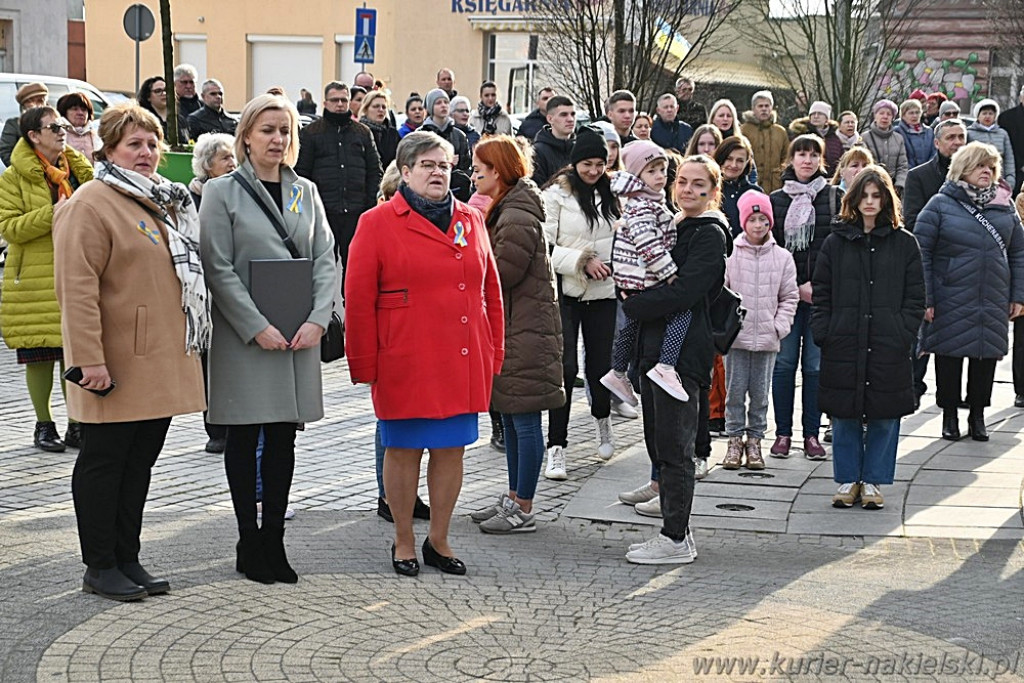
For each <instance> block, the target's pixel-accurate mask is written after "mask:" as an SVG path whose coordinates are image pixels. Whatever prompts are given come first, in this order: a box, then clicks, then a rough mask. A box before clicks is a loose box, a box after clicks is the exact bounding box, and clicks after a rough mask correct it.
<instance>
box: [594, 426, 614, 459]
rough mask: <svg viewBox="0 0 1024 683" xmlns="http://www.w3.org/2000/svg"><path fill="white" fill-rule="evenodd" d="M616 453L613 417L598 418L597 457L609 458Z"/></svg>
mask: <svg viewBox="0 0 1024 683" xmlns="http://www.w3.org/2000/svg"><path fill="white" fill-rule="evenodd" d="M614 454H615V436H614V435H613V434H612V419H611V418H610V417H599V418H597V457H599V458H601V459H602V460H609V459H610V458H611V457H612V456H613V455H614Z"/></svg>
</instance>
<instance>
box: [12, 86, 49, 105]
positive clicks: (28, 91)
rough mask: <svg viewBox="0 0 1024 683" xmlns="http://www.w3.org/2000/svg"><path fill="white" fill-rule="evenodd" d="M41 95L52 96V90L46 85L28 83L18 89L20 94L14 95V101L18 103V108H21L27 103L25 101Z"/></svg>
mask: <svg viewBox="0 0 1024 683" xmlns="http://www.w3.org/2000/svg"><path fill="white" fill-rule="evenodd" d="M39 95H46V96H49V95H50V90H49V89H48V88H47V87H46V84H44V83H26V84H25V85H23V86H21V87H20V88H18V92H16V93H15V94H14V99H15V100H17V101H18V106H19V107H20V106H21V105H23V104H24V103H25V100H27V99H31V98H33V97H38V96H39Z"/></svg>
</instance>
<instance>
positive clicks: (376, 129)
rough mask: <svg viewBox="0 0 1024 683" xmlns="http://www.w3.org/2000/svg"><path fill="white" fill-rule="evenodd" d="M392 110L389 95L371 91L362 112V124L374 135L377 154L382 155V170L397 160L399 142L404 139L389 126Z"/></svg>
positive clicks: (367, 95) (364, 102)
mask: <svg viewBox="0 0 1024 683" xmlns="http://www.w3.org/2000/svg"><path fill="white" fill-rule="evenodd" d="M389 109H391V100H390V98H388V96H387V93H385V92H382V91H380V90H371V91H370V92H368V93H367V94H366V98H365V99H364V100H363V106H362V109H361V110H360V111H361V112H362V117H361V118H360V119H359V121H360V122H361V123H364V124H366V126H367V127H368V128H369V129H370V132H371V133H373V141H374V143H375V144H376V145H377V153H378V154H380V165H381V168H387V166H388V164H390V163H391V162H392V161H394V160H395V152H396V151H397V150H398V141H399V140H401V139H402V138H401V137H400V136H399V135H398V131H397V130H396V129H395V128H394V127H392V126H391V125H389V122H388V110H389Z"/></svg>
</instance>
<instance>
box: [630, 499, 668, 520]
mask: <svg viewBox="0 0 1024 683" xmlns="http://www.w3.org/2000/svg"><path fill="white" fill-rule="evenodd" d="M633 509H634V510H636V513H637V514H638V515H643V516H644V517H661V498H651V499H650V500H649V501H647V502H646V503H637V504H636V505H634V506H633Z"/></svg>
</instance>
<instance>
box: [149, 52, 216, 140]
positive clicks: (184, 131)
mask: <svg viewBox="0 0 1024 683" xmlns="http://www.w3.org/2000/svg"><path fill="white" fill-rule="evenodd" d="M182 66H188V65H187V64H183V65H182ZM168 96H170V97H173V96H174V94H173V91H172V92H171V93H170V95H169V94H168V92H167V82H166V81H164V77H163V76H150V77H149V78H147V79H146V80H144V81H142V85H140V86H139V94H138V96H137V99H138V101H139V104H140V105H142V108H143V109H146V110H147V111H149V112H150V113H152V114H154V115H155V116H156V118H157V119H158V120H159V121H160V127H161V128H162V129H163V133H164V139H165V140H166V139H167V98H168ZM196 99H197V100H198V99H199V98H198V97H197V98H196ZM200 104H201V103H200ZM189 139H190V138H189V132H188V122H187V116H186V115H184V113H183V112H182V110H181V109H180V108H179V109H178V143H179V144H182V145H184V144H187V143H188V141H189Z"/></svg>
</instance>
